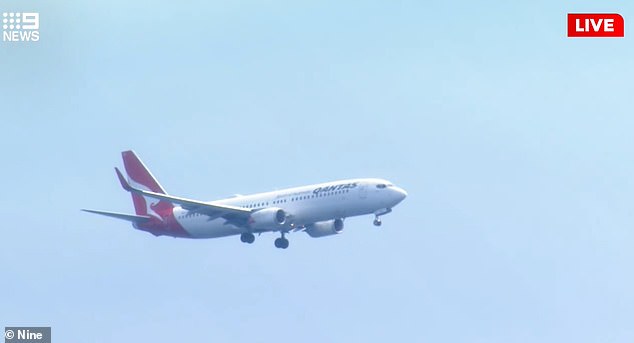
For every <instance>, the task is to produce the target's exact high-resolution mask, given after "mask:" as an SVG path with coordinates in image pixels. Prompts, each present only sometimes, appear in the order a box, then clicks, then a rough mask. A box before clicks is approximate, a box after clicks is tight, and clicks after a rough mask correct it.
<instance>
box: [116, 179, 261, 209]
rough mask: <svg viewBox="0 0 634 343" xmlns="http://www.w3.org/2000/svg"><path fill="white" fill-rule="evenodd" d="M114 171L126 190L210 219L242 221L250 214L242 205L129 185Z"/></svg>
mask: <svg viewBox="0 0 634 343" xmlns="http://www.w3.org/2000/svg"><path fill="white" fill-rule="evenodd" d="M115 171H116V172H117V177H118V178H119V182H121V186H122V187H123V189H125V190H126V191H128V192H132V193H137V194H141V195H143V196H146V197H150V198H154V199H158V200H163V201H167V202H171V203H173V204H178V205H180V206H181V207H182V208H184V209H186V210H188V211H193V212H198V213H202V214H205V215H208V216H209V217H210V219H214V218H219V217H223V218H226V219H227V220H230V221H239V222H242V221H246V219H247V218H248V217H249V215H250V214H251V210H250V209H246V208H243V207H238V206H231V205H221V204H214V203H209V202H204V201H198V200H192V199H186V198H181V197H175V196H171V195H167V194H161V193H155V192H151V191H146V190H142V189H138V188H135V187H132V186H131V185H130V183H129V182H128V181H127V180H126V179H125V178H124V177H123V174H121V171H119V169H118V168H115Z"/></svg>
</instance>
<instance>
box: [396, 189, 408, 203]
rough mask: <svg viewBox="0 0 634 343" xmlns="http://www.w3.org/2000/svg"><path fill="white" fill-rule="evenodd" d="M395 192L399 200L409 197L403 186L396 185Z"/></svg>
mask: <svg viewBox="0 0 634 343" xmlns="http://www.w3.org/2000/svg"><path fill="white" fill-rule="evenodd" d="M393 189H394V193H395V194H396V197H397V199H398V202H401V201H403V199H405V198H406V197H407V192H406V191H405V190H404V189H403V188H401V187H394V188H393Z"/></svg>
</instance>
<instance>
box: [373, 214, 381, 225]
mask: <svg viewBox="0 0 634 343" xmlns="http://www.w3.org/2000/svg"><path fill="white" fill-rule="evenodd" d="M381 224H383V223H382V222H381V218H379V216H376V217H375V218H374V226H381Z"/></svg>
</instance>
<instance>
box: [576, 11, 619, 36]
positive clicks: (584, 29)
mask: <svg viewBox="0 0 634 343" xmlns="http://www.w3.org/2000/svg"><path fill="white" fill-rule="evenodd" d="M624 35H625V27H624V24H623V17H621V15H620V14H618V13H568V37H623V36H624Z"/></svg>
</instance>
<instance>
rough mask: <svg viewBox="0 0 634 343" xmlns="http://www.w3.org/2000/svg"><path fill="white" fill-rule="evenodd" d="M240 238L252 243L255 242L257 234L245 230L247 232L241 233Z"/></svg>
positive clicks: (243, 241)
mask: <svg viewBox="0 0 634 343" xmlns="http://www.w3.org/2000/svg"><path fill="white" fill-rule="evenodd" d="M240 240H241V241H242V243H249V244H251V243H253V242H255V236H254V235H253V234H252V233H249V232H245V233H243V234H241V235H240Z"/></svg>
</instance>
